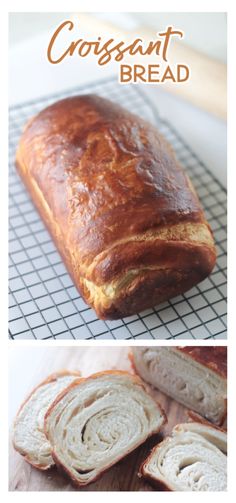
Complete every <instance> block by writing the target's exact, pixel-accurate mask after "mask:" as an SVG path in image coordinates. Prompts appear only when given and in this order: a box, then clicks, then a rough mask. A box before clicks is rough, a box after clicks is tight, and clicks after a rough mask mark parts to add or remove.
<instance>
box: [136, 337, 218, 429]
mask: <svg viewBox="0 0 236 503" xmlns="http://www.w3.org/2000/svg"><path fill="white" fill-rule="evenodd" d="M132 359H133V364H134V367H135V370H136V372H137V373H138V374H139V375H140V376H141V377H142V378H143V379H144V380H145V381H146V382H148V383H149V384H151V385H153V386H154V387H156V388H158V389H159V390H161V391H162V392H163V393H165V394H166V395H169V396H170V397H171V398H173V399H174V400H177V401H178V402H180V403H181V404H183V405H185V407H188V408H190V409H192V410H194V411H196V412H198V413H199V414H201V416H204V417H205V418H207V419H208V420H210V421H212V422H214V423H215V424H223V422H224V420H225V418H226V412H227V348H226V347H223V346H184V347H173V346H171V347H170V346H168V347H167V346H164V347H159V346H155V347H140V346H139V347H133V357H132Z"/></svg>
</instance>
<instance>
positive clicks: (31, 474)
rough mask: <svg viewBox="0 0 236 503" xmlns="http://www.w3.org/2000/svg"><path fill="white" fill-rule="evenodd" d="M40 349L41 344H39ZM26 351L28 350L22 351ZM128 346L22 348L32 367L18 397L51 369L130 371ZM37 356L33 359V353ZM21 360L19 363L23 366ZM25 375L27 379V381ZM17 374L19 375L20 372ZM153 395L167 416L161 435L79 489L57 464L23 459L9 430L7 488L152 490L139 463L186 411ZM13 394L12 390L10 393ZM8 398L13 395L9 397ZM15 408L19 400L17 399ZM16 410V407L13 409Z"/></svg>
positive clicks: (154, 437)
mask: <svg viewBox="0 0 236 503" xmlns="http://www.w3.org/2000/svg"><path fill="white" fill-rule="evenodd" d="M40 349H41V348H40ZM27 351H28V354H25V352H27ZM129 352H130V348H128V347H117V346H116V347H114V346H113V347H104V346H99V347H98V346H97V347H88V346H86V347H76V348H75V347H66V348H65V347H57V348H53V347H47V348H45V350H41V353H40V358H39V356H38V355H39V348H36V347H35V348H27V347H26V348H24V356H25V358H28V361H29V362H30V361H31V365H32V366H33V368H34V370H33V372H32V371H31V375H30V376H29V375H28V374H26V372H25V373H24V369H23V368H22V373H23V374H22V373H21V381H22V375H23V377H24V382H22V384H21V394H22V396H21V397H19V393H18V400H19V398H20V399H21V400H23V399H24V398H25V396H27V394H28V393H29V391H30V390H31V389H32V387H34V386H35V385H36V384H38V383H39V382H40V381H41V380H43V379H44V378H45V377H47V376H48V375H49V374H50V373H52V372H54V371H56V370H61V369H69V370H80V371H81V373H82V375H84V376H86V375H89V374H91V373H93V372H97V371H99V370H108V369H120V370H129V371H132V369H131V365H130V361H129V358H128V353H129ZM36 354H37V359H36V360H35V361H34V357H36ZM23 366H24V365H23V362H22V367H23ZM26 376H27V381H26ZM19 377H20V376H19ZM150 390H151V394H152V396H153V397H154V398H155V399H156V400H157V401H158V402H159V403H160V404H161V405H162V407H163V408H164V410H165V411H166V414H167V417H168V423H167V425H165V427H164V428H163V431H162V433H161V434H160V435H155V436H153V437H152V438H151V439H149V440H147V441H146V442H145V443H144V444H143V445H142V446H140V447H139V448H138V449H136V450H135V451H134V452H132V453H131V454H129V455H128V456H127V457H126V458H125V459H123V460H122V461H120V462H119V463H117V464H116V465H115V466H113V467H112V468H110V469H109V470H108V471H107V472H106V473H105V474H104V475H103V476H102V477H101V478H100V479H99V480H98V481H96V482H94V483H93V484H90V485H89V486H87V487H85V488H82V489H75V488H74V487H73V486H72V484H71V483H70V482H69V480H68V479H67V478H66V477H65V476H64V475H63V474H62V473H59V471H58V470H57V468H52V469H50V470H48V471H46V472H41V471H39V470H37V469H35V468H33V467H31V466H30V465H29V464H28V463H26V462H25V461H24V459H23V457H22V456H20V454H18V453H17V452H16V451H15V450H14V449H13V447H12V443H11V433H10V448H9V458H10V459H9V490H10V491H75V490H78V491H152V490H153V489H152V487H151V485H150V484H149V483H147V482H145V481H144V480H143V479H140V478H139V477H138V476H137V473H138V470H139V467H140V465H141V463H142V462H143V461H144V459H145V458H146V457H147V455H148V453H149V452H150V450H151V448H152V447H153V446H154V445H155V444H156V443H157V442H159V441H160V440H161V438H162V437H163V435H164V434H166V433H169V432H170V431H171V430H172V428H173V426H174V425H175V424H177V423H179V422H182V421H186V420H187V413H186V412H187V411H186V409H185V408H184V407H182V406H181V405H179V404H178V403H177V402H175V401H174V400H171V399H170V398H168V397H166V396H165V395H163V394H162V393H161V392H159V391H155V390H153V389H151V388H150ZM11 394H13V395H14V393H11ZM9 399H10V401H11V402H12V401H13V400H14V396H10V397H9ZM16 405H17V408H18V407H19V404H18V403H17V404H16ZM16 410H17V409H16Z"/></svg>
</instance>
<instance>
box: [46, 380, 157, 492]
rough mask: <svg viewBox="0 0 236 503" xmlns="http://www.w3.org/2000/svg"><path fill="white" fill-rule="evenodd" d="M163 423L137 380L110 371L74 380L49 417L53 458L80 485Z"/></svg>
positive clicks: (49, 413) (87, 482)
mask: <svg viewBox="0 0 236 503" xmlns="http://www.w3.org/2000/svg"><path fill="white" fill-rule="evenodd" d="M164 422H165V415H164V413H163V412H162V410H161V408H160V406H159V405H158V404H157V403H156V402H155V401H154V400H153V399H152V398H151V396H149V395H148V394H147V392H146V391H145V389H144V387H143V385H142V383H141V381H140V380H139V378H137V377H135V376H132V375H131V374H128V373H126V372H121V371H107V372H100V373H98V374H94V375H92V376H90V377H88V378H86V379H79V380H77V381H74V382H73V383H72V384H71V385H70V386H69V387H68V388H67V389H66V390H65V391H64V392H62V394H61V396H59V397H58V399H56V400H55V402H54V404H52V405H51V407H50V408H49V410H48V412H47V414H46V416H45V432H46V435H47V438H48V440H49V442H50V444H51V448H52V456H53V458H54V460H55V462H56V464H57V465H59V466H61V467H62V468H63V469H64V471H65V472H67V474H68V475H69V476H70V478H71V479H72V480H73V481H74V483H76V484H77V485H79V486H80V485H86V484H89V483H90V482H92V481H94V480H95V479H97V477H98V476H99V475H100V474H102V472H103V471H104V470H107V469H108V468H109V467H110V466H112V465H113V464H114V463H116V462H117V461H119V460H120V459H121V458H123V457H124V456H126V455H127V454H128V453H130V452H131V451H133V450H134V449H135V448H136V447H138V446H139V445H140V444H142V443H143V442H144V441H145V440H146V439H147V437H149V436H150V435H152V434H154V433H156V432H158V431H159V429H160V428H161V426H162V424H163V423H164Z"/></svg>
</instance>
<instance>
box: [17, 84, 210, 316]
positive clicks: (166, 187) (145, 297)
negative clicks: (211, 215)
mask: <svg viewBox="0 0 236 503" xmlns="http://www.w3.org/2000/svg"><path fill="white" fill-rule="evenodd" d="M121 92H122V89H121ZM16 165H17V168H18V171H19V173H20V175H21V177H22V179H23V181H24V183H25V185H26V186H27V188H28V190H29V192H30V194H31V196H32V199H33V201H34V203H35V205H36V207H37V208H38V210H39V212H40V214H41V216H42V218H43V220H44V222H45V223H46V225H47V227H48V229H49V231H50V233H51V235H52V237H53V239H54V241H55V243H56V245H57V247H58V249H59V251H60V253H61V256H62V257H63V259H64V261H65V264H66V266H67V268H68V271H69V272H70V274H71V276H72V278H73V280H74V283H75V285H76V287H77V288H78V290H79V291H80V293H81V295H82V296H83V298H84V299H85V301H86V302H87V303H88V304H89V305H90V306H92V307H93V308H94V309H95V311H96V313H97V315H98V317H99V318H104V319H116V318H121V317H125V316H128V315H131V314H134V313H137V312H140V311H142V310H144V309H146V308H148V307H150V306H154V305H156V304H158V303H161V302H163V301H165V300H167V299H169V298H170V297H173V296H175V295H178V294H180V293H183V292H184V291H186V290H188V289H190V288H191V287H192V286H193V285H195V284H196V283H198V282H200V281H202V280H203V279H204V278H205V277H206V276H208V275H209V274H210V272H211V270H212V269H213V267H214V264H215V259H216V251H215V246H214V242H213V238H212V233H211V230H210V227H209V225H208V223H207V222H206V220H205V217H204V214H203V211H202V208H201V206H200V203H199V200H198V197H197V195H196V193H195V191H194V189H193V187H192V185H191V183H190V180H189V178H188V177H187V175H186V174H185V173H184V171H183V169H182V167H181V166H180V165H179V163H178V162H177V160H176V157H175V155H174V153H173V150H172V148H171V147H170V145H169V144H168V143H167V142H166V141H165V139H164V138H163V137H162V136H161V135H160V134H159V133H158V131H157V130H156V129H155V128H154V127H153V126H152V125H150V124H148V123H147V122H145V121H144V120H142V119H140V118H139V117H137V116H135V115H132V114H131V113H129V112H128V111H126V110H124V109H123V108H121V107H120V106H118V105H116V104H114V103H112V102H110V101H108V100H106V99H103V98H101V97H98V96H95V95H88V96H77V97H72V98H67V99H64V100H62V101H59V102H57V103H55V104H53V105H52V106H49V107H48V108H46V109H45V110H43V111H42V112H40V113H39V114H38V115H37V116H36V117H35V118H33V119H32V120H31V121H30V122H29V123H28V124H27V126H26V128H25V130H24V133H23V135H22V138H21V140H20V143H19V147H18V150H17V156H16Z"/></svg>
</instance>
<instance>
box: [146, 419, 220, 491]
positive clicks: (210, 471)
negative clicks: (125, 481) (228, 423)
mask: <svg viewBox="0 0 236 503" xmlns="http://www.w3.org/2000/svg"><path fill="white" fill-rule="evenodd" d="M226 453H227V436H226V433H225V432H223V431H220V430H219V429H216V428H214V427H212V426H207V425H203V424H198V423H186V424H179V425H177V426H175V428H174V429H173V431H172V436H171V437H167V438H166V439H164V440H163V441H162V442H161V443H160V444H158V445H157V446H156V447H154V449H153V450H152V452H151V454H150V455H149V456H148V458H147V459H146V461H145V462H144V463H143V465H142V466H141V468H140V475H141V476H143V477H145V478H147V479H148V480H149V481H150V482H151V483H153V484H154V485H155V486H156V487H157V488H158V489H159V490H162V491H226V489H227V456H226Z"/></svg>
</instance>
